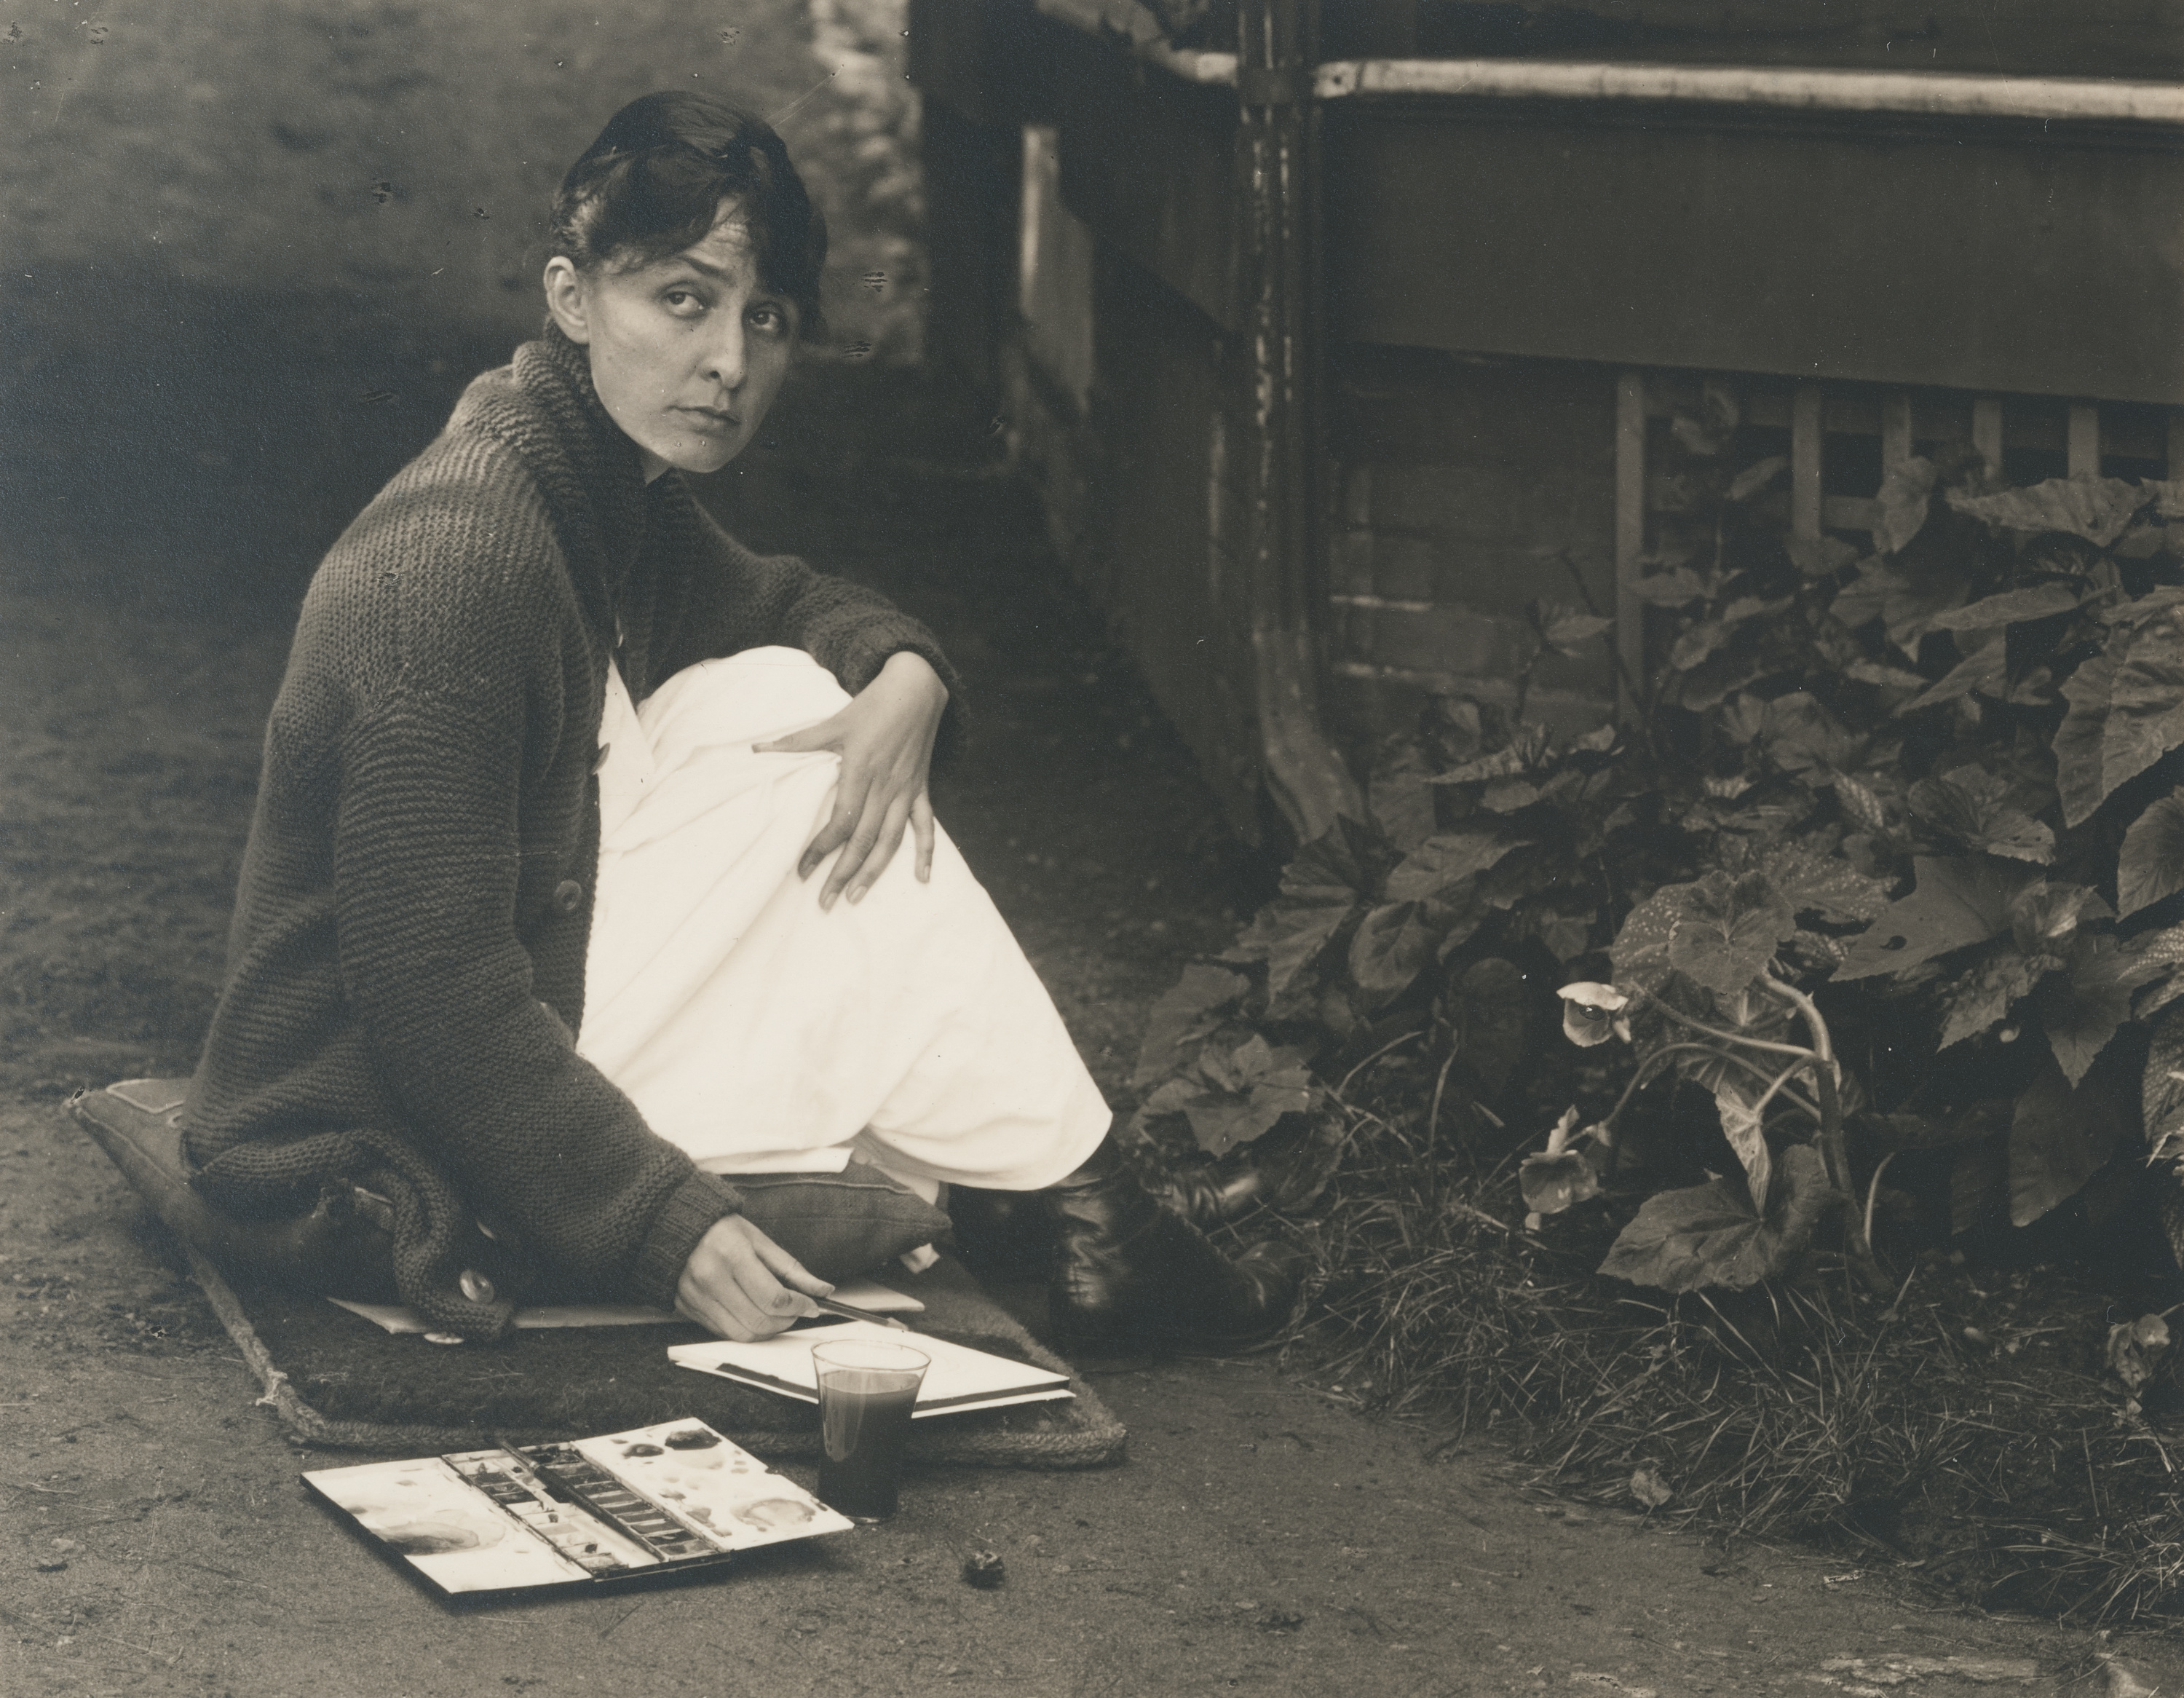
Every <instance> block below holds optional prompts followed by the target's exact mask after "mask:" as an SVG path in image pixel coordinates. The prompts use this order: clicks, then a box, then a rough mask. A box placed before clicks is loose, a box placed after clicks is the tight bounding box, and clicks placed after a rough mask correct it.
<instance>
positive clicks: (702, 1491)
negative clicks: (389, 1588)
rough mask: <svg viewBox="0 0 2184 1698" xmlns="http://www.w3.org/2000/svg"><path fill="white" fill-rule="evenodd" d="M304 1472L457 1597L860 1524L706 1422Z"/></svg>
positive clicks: (660, 1569) (707, 1560)
mask: <svg viewBox="0 0 2184 1698" xmlns="http://www.w3.org/2000/svg"><path fill="white" fill-rule="evenodd" d="M304 1484H305V1485H306V1486H308V1487H309V1489H311V1490H312V1491H313V1492H315V1493H316V1494H318V1496H319V1497H320V1498H322V1499H323V1500H325V1501H326V1503H327V1504H329V1505H331V1506H332V1507H333V1508H334V1509H336V1510H337V1511H340V1512H341V1513H342V1514H343V1515H344V1516H347V1517H348V1519H349V1520H350V1521H351V1522H354V1524H355V1526H356V1527H357V1528H359V1530H361V1531H362V1533H364V1534H365V1537H366V1538H368V1539H371V1540H372V1541H374V1542H375V1543H376V1544H378V1545H380V1546H381V1547H382V1548H383V1549H385V1550H387V1551H388V1552H390V1553H392V1554H393V1555H395V1556H399V1557H401V1559H402V1560H403V1561H404V1562H405V1563H406V1564H407V1565H408V1566H409V1569H410V1570H411V1571H412V1572H414V1573H415V1575H416V1576H417V1577H418V1578H420V1579H421V1580H423V1581H424V1582H425V1583H426V1584H427V1585H429V1586H431V1587H432V1589H434V1590H435V1591H437V1592H438V1593H439V1594H440V1595H442V1596H443V1597H457V1596H476V1595H492V1594H499V1593H510V1592H535V1591H539V1590H542V1589H554V1588H560V1587H593V1586H598V1585H601V1584H603V1583H610V1582H620V1581H627V1580H632V1579H637V1578H643V1577H644V1576H647V1575H652V1574H663V1573H671V1572H684V1571H687V1570H689V1569H693V1568H700V1567H712V1566H716V1565H719V1564H722V1563H726V1562H728V1561H732V1560H733V1558H734V1557H735V1556H736V1555H737V1553H738V1552H739V1551H744V1550H755V1549H756V1548H757V1547H759V1546H760V1545H765V1544H783V1543H785V1542H786V1541H788V1540H790V1539H811V1538H813V1537H815V1536H816V1535H818V1534H821V1533H846V1532H848V1531H849V1530H850V1528H851V1527H852V1526H854V1525H855V1523H853V1522H850V1520H849V1518H848V1517H847V1516H840V1515H837V1514H836V1513H835V1512H834V1511H833V1510H830V1509H828V1508H827V1506H826V1505H824V1504H822V1503H821V1502H820V1501H819V1500H817V1499H816V1498H815V1497H813V1496H812V1495H811V1494H810V1493H809V1492H807V1491H805V1489H803V1488H802V1487H801V1486H799V1485H798V1484H796V1483H795V1482H794V1481H793V1480H789V1479H786V1478H784V1477H783V1476H781V1475H779V1474H777V1473H775V1472H773V1471H772V1469H771V1468H768V1467H767V1466H766V1465H765V1464H764V1463H763V1462H761V1461H759V1460H758V1458H757V1457H755V1456H754V1455H751V1454H750V1453H749V1451H747V1450H744V1449H740V1448H739V1447H738V1446H736V1445H734V1444H730V1443H729V1442H728V1441H727V1439H725V1438H721V1435H720V1434H719V1433H716V1432H714V1431H713V1429H712V1428H711V1427H708V1426H706V1425H705V1422H702V1421H671V1422H661V1423H660V1425H658V1426H655V1427H638V1428H637V1429H636V1430H635V1431H633V1432H630V1433H607V1434H604V1435H603V1436H601V1437H599V1438H576V1439H571V1440H568V1441H566V1442H565V1443H560V1444H526V1445H521V1446H509V1447H507V1448H504V1449H486V1450H463V1451H457V1452H454V1453H452V1454H450V1455H444V1456H423V1457H417V1458H414V1459H411V1460H409V1461H398V1462H365V1463H360V1464H359V1465H357V1466H354V1467H348V1468H318V1469H314V1470H312V1471H311V1472H308V1473H306V1474H305V1475H304Z"/></svg>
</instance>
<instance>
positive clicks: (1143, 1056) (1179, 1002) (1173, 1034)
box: [1130, 961, 1251, 1091]
mask: <svg viewBox="0 0 2184 1698" xmlns="http://www.w3.org/2000/svg"><path fill="white" fill-rule="evenodd" d="M1250 989H1251V980H1249V979H1247V978H1245V976H1244V975H1242V974H1240V973H1231V972H1230V971H1229V969H1227V968H1225V967H1212V966H1209V965H1207V964H1206V963H1204V962H1202V961H1194V962H1192V963H1191V964H1190V965H1189V966H1187V967H1185V968H1184V969H1183V977H1182V978H1181V979H1180V980H1178V981H1177V983H1176V984H1175V986H1173V988H1172V989H1170V990H1169V991H1168V992H1167V995H1165V996H1163V997H1162V998H1161V999H1160V1000H1159V1001H1158V1002H1156V1003H1154V1004H1153V1011H1152V1013H1151V1015H1150V1016H1149V1017H1148V1018H1147V1019H1146V1022H1145V1041H1144V1042H1142V1043H1141V1044H1139V1046H1138V1067H1137V1071H1136V1072H1135V1073H1134V1074H1133V1075H1131V1076H1130V1083H1131V1084H1132V1085H1133V1086H1135V1087H1136V1088H1137V1089H1139V1090H1140V1091H1143V1090H1146V1089H1149V1088H1150V1087H1151V1086H1155V1085H1157V1084H1159V1083H1160V1081H1162V1080H1163V1079H1166V1078H1167V1076H1168V1075H1170V1074H1172V1073H1173V1072H1174V1071H1175V1070H1177V1069H1178V1067H1181V1066H1182V1065H1183V1064H1184V1063H1186V1062H1188V1061H1189V1060H1190V1058H1192V1057H1193V1056H1194V1055H1195V1054H1196V1053H1198V1046H1199V1045H1200V1044H1201V1043H1203V1042H1205V1041H1206V1039H1207V1038H1208V1037H1210V1036H1212V1034H1213V1033H1214V1032H1215V1031H1217V1030H1218V1028H1219V1027H1220V1025H1221V1024H1222V1022H1223V1020H1224V1019H1227V1018H1228V1016H1229V1014H1230V1013H1232V1012H1233V1011H1234V1008H1236V1005H1237V1004H1238V1003H1240V1002H1241V1001H1242V1000H1243V997H1244V993H1245V991H1249V990H1250Z"/></svg>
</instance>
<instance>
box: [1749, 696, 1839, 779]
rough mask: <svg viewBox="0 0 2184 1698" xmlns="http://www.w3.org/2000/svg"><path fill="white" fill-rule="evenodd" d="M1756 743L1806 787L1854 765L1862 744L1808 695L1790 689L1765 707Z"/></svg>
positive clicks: (1817, 701) (1817, 700)
mask: <svg viewBox="0 0 2184 1698" xmlns="http://www.w3.org/2000/svg"><path fill="white" fill-rule="evenodd" d="M1760 741H1761V744H1762V746H1763V747H1764V748H1765V749H1766V751H1767V753H1768V757H1769V759H1771V760H1772V761H1773V762H1775V765H1776V766H1778V767H1780V768H1781V769H1782V770H1783V771H1784V772H1786V773H1791V774H1796V775H1797V776H1798V777H1800V778H1802V779H1805V781H1806V782H1807V783H1808V784H1819V783H1822V782H1824V781H1825V779H1828V778H1829V777H1830V776H1831V775H1832V774H1836V773H1838V772H1847V771H1849V770H1850V769H1851V768H1853V767H1855V766H1856V765H1857V764H1858V757H1859V756H1860V755H1861V754H1862V753H1863V752H1864V743H1863V742H1862V741H1860V740H1859V739H1858V738H1856V737H1853V735H1852V734H1850V733H1849V732H1848V731H1847V730H1845V729H1843V726H1842V722H1841V721H1840V720H1839V719H1837V718H1836V717H1835V715H1834V714H1832V713H1830V712H1828V710H1827V709H1826V708H1825V707H1822V706H1821V705H1820V702H1819V699H1818V698H1817V697H1815V696H1814V695H1812V694H1811V693H1810V692H1808V691H1806V690H1791V692H1790V693H1789V694H1788V695H1779V696H1777V697H1775V700H1774V701H1770V702H1769V703H1768V704H1767V717H1766V719H1765V721H1764V723H1763V726H1762V728H1761V730H1760Z"/></svg>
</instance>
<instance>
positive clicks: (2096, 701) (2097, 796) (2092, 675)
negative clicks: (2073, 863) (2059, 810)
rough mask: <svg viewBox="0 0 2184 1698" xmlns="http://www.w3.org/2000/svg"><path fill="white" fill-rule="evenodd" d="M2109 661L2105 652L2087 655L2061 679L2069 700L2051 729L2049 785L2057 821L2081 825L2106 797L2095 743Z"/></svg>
mask: <svg viewBox="0 0 2184 1698" xmlns="http://www.w3.org/2000/svg"><path fill="white" fill-rule="evenodd" d="M2114 677H2115V662H2113V661H2112V660H2110V659H2109V657H2108V656H2107V655H2105V654H2098V655H2092V656H2087V659H2086V660H2085V661H2084V662H2082V663H2081V665H2080V666H2079V667H2078V669H2077V670H2076V671H2075V672H2074V673H2071V674H2070V677H2069V678H2067V679H2064V681H2063V697H2064V700H2065V701H2068V702H2069V703H2070V708H2069V710H2068V711H2067V712H2065V713H2064V716H2063V723H2062V725H2061V726H2060V727H2059V729H2057V731H2056V733H2055V743H2054V751H2055V789H2056V793H2057V794H2058V795H2059V796H2060V797H2061V798H2062V802H2063V823H2064V824H2065V825H2082V824H2085V823H2086V821H2087V820H2088V819H2090V818H2092V816H2093V813H2094V810H2095V809H2097V808H2098V807H2100V805H2101V804H2102V803H2103V802H2105V801H2107V800H2108V795H2109V790H2113V789H2114V785H2110V784H2109V783H2108V782H2107V780H2106V778H2105V776H2104V774H2103V771H2102V752H2101V746H2102V743H2103V740H2105V738H2106V737H2107V734H2108V719H2109V684H2110V682H2111V681H2112V680H2113V679H2114Z"/></svg>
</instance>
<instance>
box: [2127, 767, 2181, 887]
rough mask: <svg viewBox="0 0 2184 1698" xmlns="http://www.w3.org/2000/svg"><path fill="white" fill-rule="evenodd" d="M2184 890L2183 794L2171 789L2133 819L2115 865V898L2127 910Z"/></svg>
mask: <svg viewBox="0 0 2184 1698" xmlns="http://www.w3.org/2000/svg"><path fill="white" fill-rule="evenodd" d="M2177 891H2184V796H2180V795H2178V794H2177V792H2176V791H2175V790H2171V791H2170V792H2169V794H2168V795H2167V796H2163V797H2161V798H2160V799H2159V801H2158V802H2155V803H2154V804H2153V807H2149V808H2148V809H2147V810H2146V812H2145V813H2142V814H2140V815H2139V817H2138V818H2137V819H2134V820H2133V821H2131V829H2130V830H2128V831H2126V832H2125V833H2124V835H2123V852H2122V856H2121V857H2120V861H2119V863H2118V865H2117V868H2116V902H2117V905H2118V906H2119V907H2120V908H2121V910H2122V911H2123V913H2126V914H2134V913H2137V912H2138V911H2139V910H2140V909H2141V908H2149V907H2151V906H2152V905H2153V904H2154V903H2155V902H2159V901H2160V900H2161V899H2162V898H2163V897H2164V896H2175V895H2176V892H2177Z"/></svg>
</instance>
